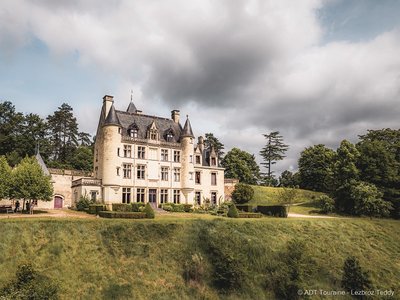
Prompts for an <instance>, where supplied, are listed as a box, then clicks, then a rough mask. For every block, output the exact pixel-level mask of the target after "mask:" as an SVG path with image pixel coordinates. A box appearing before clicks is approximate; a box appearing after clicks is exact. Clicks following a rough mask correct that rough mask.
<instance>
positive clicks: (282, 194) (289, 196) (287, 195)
mask: <svg viewBox="0 0 400 300" xmlns="http://www.w3.org/2000/svg"><path fill="white" fill-rule="evenodd" d="M298 194H299V191H298V189H295V188H282V189H280V191H279V198H280V201H281V202H282V203H283V204H287V205H288V210H289V209H290V205H292V204H293V203H294V202H295V200H296V197H297V195H298Z"/></svg>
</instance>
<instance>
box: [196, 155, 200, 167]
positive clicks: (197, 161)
mask: <svg viewBox="0 0 400 300" xmlns="http://www.w3.org/2000/svg"><path fill="white" fill-rule="evenodd" d="M196 164H198V165H200V164H201V158H200V155H196Z"/></svg>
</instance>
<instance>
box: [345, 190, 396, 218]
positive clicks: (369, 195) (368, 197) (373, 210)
mask: <svg viewBox="0 0 400 300" xmlns="http://www.w3.org/2000/svg"><path fill="white" fill-rule="evenodd" d="M350 195H351V198H352V200H353V202H354V212H355V214H357V215H364V216H369V217H386V216H388V215H389V213H390V212H389V210H390V209H391V208H392V206H391V204H390V203H389V202H387V201H384V200H382V193H381V192H379V191H378V189H377V188H376V186H375V185H373V184H371V183H365V182H359V183H357V184H355V185H353V186H351V189H350Z"/></svg>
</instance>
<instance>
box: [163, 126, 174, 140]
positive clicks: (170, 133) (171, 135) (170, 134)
mask: <svg viewBox="0 0 400 300" xmlns="http://www.w3.org/2000/svg"><path fill="white" fill-rule="evenodd" d="M165 140H166V141H167V142H173V141H174V131H173V130H172V128H171V127H170V128H169V129H168V130H167V131H166V133H165Z"/></svg>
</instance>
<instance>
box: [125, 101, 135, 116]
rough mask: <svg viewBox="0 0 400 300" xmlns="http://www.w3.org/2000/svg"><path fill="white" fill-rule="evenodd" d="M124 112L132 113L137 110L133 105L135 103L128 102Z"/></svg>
mask: <svg viewBox="0 0 400 300" xmlns="http://www.w3.org/2000/svg"><path fill="white" fill-rule="evenodd" d="M126 112H128V113H131V114H134V113H136V112H137V109H136V106H135V104H133V102H132V101H131V102H130V103H129V106H128V108H127V109H126Z"/></svg>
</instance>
